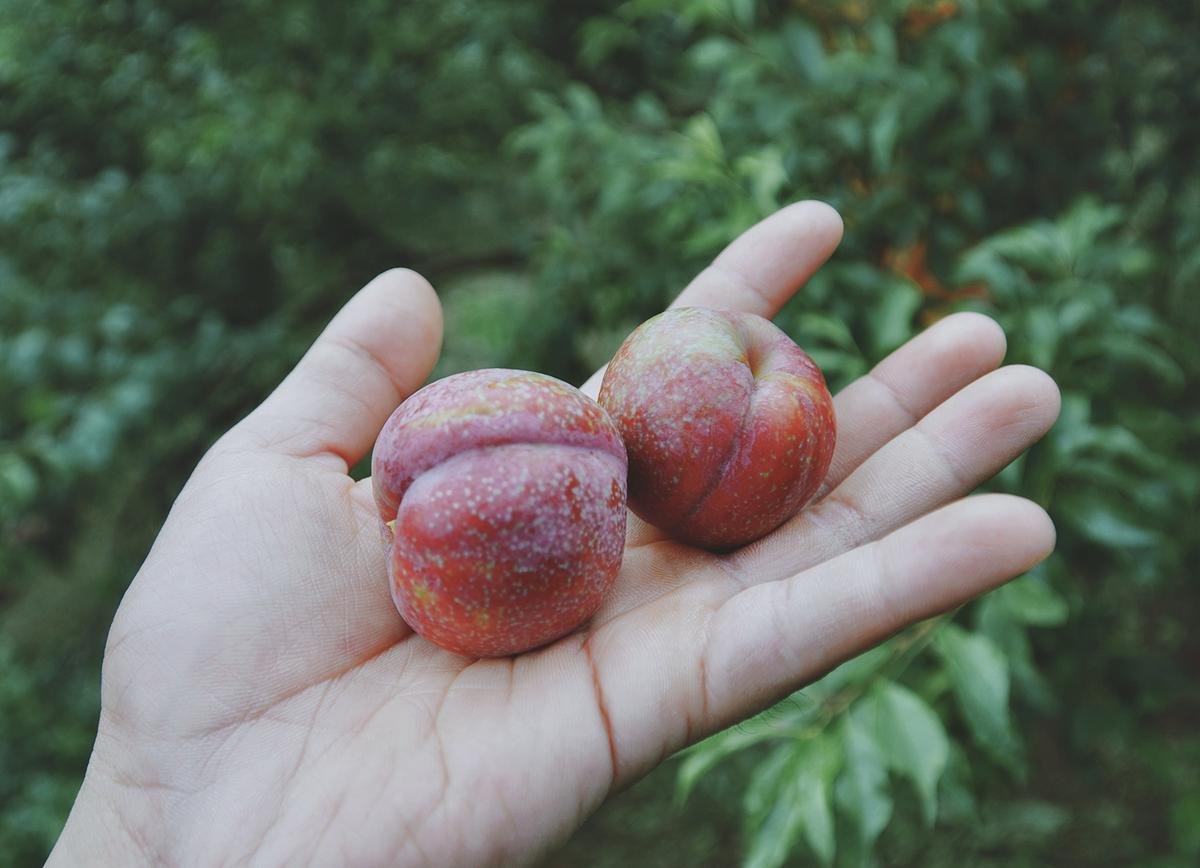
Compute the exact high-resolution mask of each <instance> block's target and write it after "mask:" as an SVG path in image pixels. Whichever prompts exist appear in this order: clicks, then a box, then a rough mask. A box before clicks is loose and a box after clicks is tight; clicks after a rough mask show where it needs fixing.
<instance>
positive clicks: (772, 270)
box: [582, 200, 842, 398]
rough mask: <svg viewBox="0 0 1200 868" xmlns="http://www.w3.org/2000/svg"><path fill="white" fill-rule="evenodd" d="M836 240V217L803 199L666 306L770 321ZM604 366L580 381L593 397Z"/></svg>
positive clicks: (755, 229)
mask: <svg viewBox="0 0 1200 868" xmlns="http://www.w3.org/2000/svg"><path fill="white" fill-rule="evenodd" d="M841 240H842V218H841V217H840V216H839V215H838V212H837V211H835V210H834V209H833V208H832V207H831V206H829V205H826V204H825V203H824V202H818V201H815V200H806V201H804V202H796V203H794V204H791V205H788V206H787V207H786V208H782V209H780V210H779V211H776V212H775V213H774V214H772V215H771V216H770V217H767V218H765V219H764V220H761V221H759V222H758V223H756V224H754V225H753V226H751V227H750V228H749V229H747V230H746V231H745V232H743V233H742V234H741V235H739V236H738V237H737V238H735V239H734V240H733V242H732V243H730V245H729V246H728V247H726V248H725V249H724V250H722V251H721V253H720V254H719V255H718V256H717V258H716V259H714V260H713V262H712V264H711V265H709V266H708V267H707V268H705V269H704V270H703V271H701V272H700V273H699V274H698V275H696V278H695V279H694V280H693V281H692V282H691V283H689V284H688V285H687V288H686V289H684V291H683V292H681V293H680V294H679V296H678V297H677V298H676V299H675V301H673V302H672V303H671V307H687V306H692V305H695V306H698V307H717V308H726V309H730V310H740V311H745V312H746V313H753V314H757V315H758V316H761V317H766V318H767V319H770V318H771V317H773V316H774V315H775V314H776V313H777V312H778V311H779V309H780V308H781V307H783V305H784V303H786V302H787V300H788V299H790V298H791V297H792V296H793V295H795V294H796V291H797V290H798V289H799V288H800V287H801V286H803V285H804V282H805V281H806V280H808V279H809V277H811V276H812V275H813V272H815V271H816V270H817V269H818V268H820V267H821V265H823V264H824V262H825V260H827V259H828V258H829V257H830V255H831V254H832V253H833V251H834V250H835V249H836V248H837V246H838V242H839V241H841ZM603 377H604V368H601V369H600V370H598V371H597V372H596V373H595V374H593V375H592V376H591V378H589V379H588V381H587V382H586V383H584V384H583V387H582V389H583V392H584V394H586V395H588V396H589V397H591V398H595V397H596V395H597V394H598V393H599V391H600V381H601V379H602V378H603Z"/></svg>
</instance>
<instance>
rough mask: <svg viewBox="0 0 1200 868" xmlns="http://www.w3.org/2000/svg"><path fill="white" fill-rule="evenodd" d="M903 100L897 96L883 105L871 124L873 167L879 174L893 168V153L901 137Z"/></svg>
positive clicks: (869, 133)
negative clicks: (897, 140)
mask: <svg viewBox="0 0 1200 868" xmlns="http://www.w3.org/2000/svg"><path fill="white" fill-rule="evenodd" d="M902 108H903V100H902V98H901V97H900V96H899V95H897V96H895V97H893V98H892V99H889V100H888V101H887V102H885V103H884V104H883V108H881V109H880V110H879V113H878V114H877V115H875V119H874V120H873V121H872V122H871V126H870V129H869V131H868V135H869V136H870V142H871V165H872V167H873V168H874V169H875V171H877V172H886V171H887V170H888V169H890V168H891V167H892V153H893V151H894V150H895V148H896V139H897V138H898V137H899V135H900V117H901V110H902Z"/></svg>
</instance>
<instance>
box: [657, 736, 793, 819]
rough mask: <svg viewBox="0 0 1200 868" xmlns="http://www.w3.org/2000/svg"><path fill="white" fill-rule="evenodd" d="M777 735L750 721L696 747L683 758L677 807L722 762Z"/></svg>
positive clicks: (680, 767)
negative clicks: (705, 775)
mask: <svg viewBox="0 0 1200 868" xmlns="http://www.w3.org/2000/svg"><path fill="white" fill-rule="evenodd" d="M755 720H757V718H755ZM774 735H775V733H774V732H772V731H771V730H770V729H769V728H768V727H767V726H765V725H764V726H753V725H752V721H747V722H745V723H743V724H741V725H740V726H735V727H732V728H730V729H726V730H724V731H722V732H719V733H717V734H716V735H714V736H711V737H709V738H706V739H705V740H704V741H702V742H700V743H699V744H697V745H695V746H693V747H692V748H690V749H689V750H687V751H686V752H684V753H683V754H682V762H681V763H680V765H679V773H678V775H677V776H676V778H675V801H676V802H677V803H678V804H683V803H684V802H686V801H687V798H688V796H689V795H691V792H692V790H693V789H694V788H695V786H696V784H697V782H698V781H699V780H700V778H702V777H703V776H704V774H705V773H706V772H707V771H709V770H710V769H712V768H713V766H715V765H716V764H717V763H719V762H720V761H721V760H723V759H725V758H726V757H727V756H729V755H731V754H734V753H737V752H738V751H740V750H745V749H746V748H748V747H750V746H751V745H754V744H757V743H759V742H760V741H763V740H764V739H767V738H771V737H773V736H774Z"/></svg>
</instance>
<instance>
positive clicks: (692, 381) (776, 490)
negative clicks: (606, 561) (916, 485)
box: [600, 307, 836, 551]
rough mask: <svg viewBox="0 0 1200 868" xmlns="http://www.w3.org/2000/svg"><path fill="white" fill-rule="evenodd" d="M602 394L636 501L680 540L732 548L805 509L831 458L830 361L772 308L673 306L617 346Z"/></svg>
mask: <svg viewBox="0 0 1200 868" xmlns="http://www.w3.org/2000/svg"><path fill="white" fill-rule="evenodd" d="M600 403H601V405H602V406H603V407H604V408H605V409H606V410H608V412H609V415H611V416H612V418H613V421H614V422H616V424H617V427H618V428H619V429H620V431H621V435H622V437H623V438H624V440H625V447H626V449H627V450H628V454H629V506H630V508H631V509H632V510H633V511H634V512H635V513H637V514H638V515H639V516H641V517H642V518H644V519H645V520H646V521H648V522H650V523H651V524H653V525H656V526H657V527H659V528H661V529H662V530H664V531H666V532H667V533H668V534H670V535H671V536H672V537H674V538H675V539H677V540H679V541H681V542H686V543H688V544H691V545H696V546H700V547H702V548H706V549H711V550H713V551H725V550H729V549H732V548H736V547H738V546H742V545H745V544H746V543H749V542H751V541H753V540H755V539H758V538H759V537H761V536H763V535H764V534H766V533H769V532H770V531H772V530H774V529H775V528H776V527H778V526H779V525H781V524H782V523H783V522H785V521H786V520H787V519H788V518H790V517H791V516H792V515H794V514H795V513H796V512H798V511H799V510H800V509H801V508H802V507H803V506H804V504H805V503H807V502H808V500H809V499H810V498H811V497H812V496H813V494H814V493H815V492H816V490H817V487H818V486H819V485H820V484H821V481H822V479H824V478H825V473H826V472H827V471H828V469H829V462H830V460H831V459H832V457H833V446H834V441H835V439H836V424H835V421H834V414H833V401H832V399H831V398H830V395H829V390H828V388H826V386H825V378H824V377H823V376H822V375H821V370H820V368H818V367H817V365H816V363H814V362H813V360H812V359H810V358H809V357H808V354H807V353H805V352H804V351H803V350H802V349H800V348H799V347H798V346H796V344H795V343H793V342H792V340H791V339H790V338H789V337H788V336H787V335H786V334H784V333H783V332H782V331H781V330H780V329H779V328H777V327H776V326H775V325H774V324H772V323H771V322H769V321H768V320H765V319H763V318H762V317H758V316H754V315H752V314H747V313H739V312H737V311H729V310H711V309H708V308H699V307H690V308H675V309H672V310H668V311H666V312H665V313H662V314H659V315H658V316H656V317H654V318H653V319H650V320H647V321H646V322H645V323H643V324H642V325H641V326H639V327H638V328H637V329H636V330H635V331H634V332H633V334H631V335H630V336H629V337H628V338H627V339H626V341H625V343H624V344H622V345H621V348H620V349H619V350H617V353H616V355H615V356H614V357H613V360H612V362H611V364H609V366H608V370H607V371H606V372H605V375H604V382H603V385H602V386H601V388H600Z"/></svg>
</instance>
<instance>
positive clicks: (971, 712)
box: [934, 624, 1020, 767]
mask: <svg viewBox="0 0 1200 868" xmlns="http://www.w3.org/2000/svg"><path fill="white" fill-rule="evenodd" d="M934 648H935V649H936V650H937V652H938V654H939V655H940V656H941V658H942V661H943V663H944V664H945V666H946V670H947V671H948V673H949V675H950V683H951V685H952V686H953V689H954V696H955V698H956V699H957V700H958V707H959V709H960V710H961V711H962V715H963V718H964V719H965V720H966V721H967V726H968V727H969V728H970V730H971V733H972V735H974V736H975V740H976V741H977V742H978V743H979V745H980V746H981V747H983V748H984V749H985V750H987V751H989V752H990V753H991V754H992V755H993V756H995V757H996V759H998V760H1000V761H1001V762H1003V763H1005V764H1006V765H1009V766H1010V767H1011V766H1015V764H1016V763H1017V761H1018V758H1019V754H1020V744H1019V742H1018V740H1017V735H1016V732H1015V730H1014V729H1013V725H1012V717H1011V715H1010V713H1009V708H1008V685H1009V681H1008V660H1007V659H1006V658H1005V656H1004V653H1003V652H1002V651H1001V650H1000V649H999V648H997V647H996V645H995V643H994V642H992V640H991V639H989V638H987V637H986V636H983V635H982V634H979V633H971V632H968V631H967V630H964V629H963V628H962V627H959V626H958V625H956V624H947V625H946V626H945V627H944V628H943V629H942V630H941V632H939V633H938V636H937V638H936V639H935V640H934Z"/></svg>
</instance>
